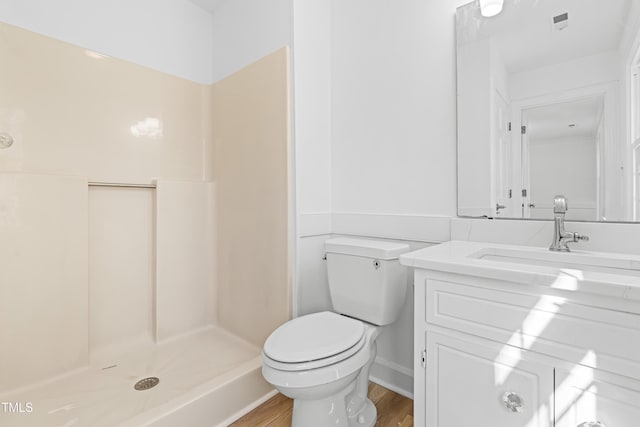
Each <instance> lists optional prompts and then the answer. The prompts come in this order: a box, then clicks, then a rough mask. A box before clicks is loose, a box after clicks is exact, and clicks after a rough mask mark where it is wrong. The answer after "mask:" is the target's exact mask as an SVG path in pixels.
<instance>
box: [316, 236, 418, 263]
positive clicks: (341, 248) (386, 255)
mask: <svg viewBox="0 0 640 427" xmlns="http://www.w3.org/2000/svg"><path fill="white" fill-rule="evenodd" d="M324 250H325V252H327V253H334V254H344V255H354V256H361V257H366V258H376V259H383V260H391V259H397V258H398V257H399V256H400V255H401V254H403V253H405V252H409V245H407V244H406V243H396V242H390V241H385V240H370V239H354V238H348V237H336V238H333V239H328V240H327V241H326V242H325V243H324Z"/></svg>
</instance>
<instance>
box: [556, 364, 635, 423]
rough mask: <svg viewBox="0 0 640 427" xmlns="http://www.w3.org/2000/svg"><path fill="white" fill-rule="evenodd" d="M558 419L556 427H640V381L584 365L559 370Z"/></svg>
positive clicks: (557, 377) (557, 380)
mask: <svg viewBox="0 0 640 427" xmlns="http://www.w3.org/2000/svg"><path fill="white" fill-rule="evenodd" d="M555 416H556V427H578V426H580V427H591V426H593V427H595V426H598V427H599V426H602V427H638V426H640V381H636V380H632V379H629V378H622V377H619V376H617V375H613V374H609V373H607V372H603V371H600V370H597V369H591V368H587V367H584V366H581V365H576V366H575V367H574V368H573V369H571V370H570V371H569V370H564V369H556V392H555ZM598 422H599V423H600V424H597V423H598Z"/></svg>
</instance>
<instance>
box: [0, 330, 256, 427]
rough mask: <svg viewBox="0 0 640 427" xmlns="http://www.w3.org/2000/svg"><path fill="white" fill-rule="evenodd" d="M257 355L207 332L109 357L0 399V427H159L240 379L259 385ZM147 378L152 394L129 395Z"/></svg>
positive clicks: (235, 340) (252, 349)
mask: <svg viewBox="0 0 640 427" xmlns="http://www.w3.org/2000/svg"><path fill="white" fill-rule="evenodd" d="M260 352H261V349H260V348H258V347H255V346H253V345H251V344H249V343H247V342H245V341H243V340H241V339H240V338H238V337H236V336H234V335H232V334H230V333H229V332H227V331H225V330H224V329H221V328H217V327H216V328H211V329H207V330H206V331H203V332H199V333H197V334H193V335H189V336H187V337H184V338H180V339H177V340H173V341H170V342H167V343H163V344H155V345H151V346H148V347H146V348H145V349H141V350H139V351H136V352H132V353H129V354H127V355H125V356H122V357H118V358H113V359H111V360H110V361H109V362H108V364H105V363H101V364H100V365H96V366H90V367H89V368H87V369H86V370H83V371H81V372H78V373H75V374H72V375H68V376H65V377H62V378H59V379H57V380H55V381H52V382H48V383H46V384H44V385H41V386H39V387H36V388H30V389H26V390H24V391H21V392H19V393H12V394H9V395H3V396H0V401H1V402H9V403H12V405H13V406H12V407H10V408H9V407H8V406H7V405H3V406H0V425H2V426H3V427H10V426H11V427H13V426H20V427H31V426H38V427H41V426H47V427H84V426H94V427H101V426H105V427H113V426H123V427H124V426H164V425H165V424H166V422H165V421H163V419H166V417H167V416H168V417H171V414H172V413H175V412H176V410H179V409H180V408H184V407H186V406H188V405H190V404H192V403H193V402H197V400H198V399H199V398H202V396H206V395H207V394H208V393H211V392H212V391H215V390H218V389H222V388H223V387H224V386H226V385H229V384H232V383H233V381H235V380H237V379H239V378H242V377H243V376H246V375H247V374H249V375H252V378H251V380H252V381H253V380H255V379H253V377H256V378H257V379H258V380H261V377H260V378H258V377H257V375H259V370H260V363H261V361H260ZM256 374H257V375H256ZM147 377H157V378H158V379H159V380H160V381H159V383H158V384H157V385H155V386H154V387H152V388H148V389H144V390H135V389H134V385H135V384H136V382H138V381H139V380H142V379H144V378H147ZM254 388H258V389H260V388H261V387H254ZM265 390H267V391H268V389H267V388H265ZM226 394H229V393H226ZM218 400H219V399H218ZM249 403H250V402H246V403H244V404H243V405H242V406H246V405H247V404H249ZM16 404H17V405H18V406H16ZM231 406H233V405H231ZM7 408H8V409H10V410H7ZM29 409H31V410H30V411H29ZM223 409H224V408H223ZM239 409H240V408H237V409H235V410H233V408H232V407H231V408H228V411H229V410H231V411H232V412H231V413H227V414H222V415H224V417H223V418H227V417H229V416H230V415H232V414H233V413H234V412H236V411H238V410H239ZM216 422H219V421H217V420H208V424H206V425H209V426H210V425H213V424H215V423H216ZM166 425H171V424H166Z"/></svg>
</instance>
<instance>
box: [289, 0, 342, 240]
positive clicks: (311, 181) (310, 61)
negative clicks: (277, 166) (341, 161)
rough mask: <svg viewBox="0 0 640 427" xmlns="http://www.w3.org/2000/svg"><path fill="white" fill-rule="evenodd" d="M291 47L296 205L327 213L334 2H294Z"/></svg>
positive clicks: (300, 210) (301, 211) (302, 209)
mask: <svg viewBox="0 0 640 427" xmlns="http://www.w3.org/2000/svg"><path fill="white" fill-rule="evenodd" d="M293 46H294V48H293V67H294V79H295V80H294V103H295V117H294V119H295V140H296V150H295V155H296V190H297V192H296V200H297V209H298V214H301V215H306V214H320V215H323V214H324V216H326V214H329V213H330V212H331V180H332V177H331V2H329V1H317V0H296V1H294V2H293ZM324 231H325V232H329V231H330V230H324Z"/></svg>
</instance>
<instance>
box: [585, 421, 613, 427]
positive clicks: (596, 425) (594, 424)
mask: <svg viewBox="0 0 640 427" xmlns="http://www.w3.org/2000/svg"><path fill="white" fill-rule="evenodd" d="M578 427H607V426H605V425H604V424H602V423H601V422H600V421H585V422H583V423H580V424H578Z"/></svg>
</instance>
